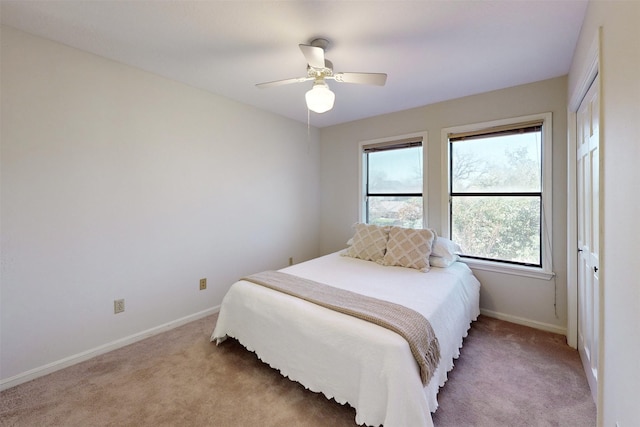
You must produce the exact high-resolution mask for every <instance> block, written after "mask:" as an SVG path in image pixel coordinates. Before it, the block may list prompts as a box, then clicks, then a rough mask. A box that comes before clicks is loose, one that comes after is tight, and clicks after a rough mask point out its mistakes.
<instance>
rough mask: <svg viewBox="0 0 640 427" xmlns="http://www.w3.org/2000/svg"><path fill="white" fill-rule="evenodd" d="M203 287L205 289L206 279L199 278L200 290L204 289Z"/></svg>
mask: <svg viewBox="0 0 640 427" xmlns="http://www.w3.org/2000/svg"><path fill="white" fill-rule="evenodd" d="M205 289H207V279H206V278H204V279H200V290H201V291H204V290H205Z"/></svg>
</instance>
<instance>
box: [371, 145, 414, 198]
mask: <svg viewBox="0 0 640 427" xmlns="http://www.w3.org/2000/svg"><path fill="white" fill-rule="evenodd" d="M368 157H369V158H368V165H369V194H385V193H420V194H422V147H410V148H400V149H395V150H383V151H374V152H371V153H369V154H368Z"/></svg>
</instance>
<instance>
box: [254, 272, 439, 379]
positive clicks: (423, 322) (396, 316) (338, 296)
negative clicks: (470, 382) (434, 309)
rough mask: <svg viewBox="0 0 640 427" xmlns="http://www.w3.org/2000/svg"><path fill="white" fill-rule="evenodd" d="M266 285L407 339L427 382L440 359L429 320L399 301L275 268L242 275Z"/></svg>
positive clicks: (422, 375)
mask: <svg viewBox="0 0 640 427" xmlns="http://www.w3.org/2000/svg"><path fill="white" fill-rule="evenodd" d="M242 280H246V281H249V282H252V283H256V284H258V285H262V286H265V287H267V288H270V289H273V290H276V291H279V292H283V293H286V294H288V295H292V296H295V297H297V298H301V299H304V300H306V301H309V302H312V303H314V304H317V305H320V306H322V307H326V308H329V309H332V310H335V311H338V312H340V313H344V314H348V315H350V316H354V317H357V318H359V319H363V320H366V321H369V322H371V323H374V324H376V325H379V326H382V327H384V328H387V329H389V330H391V331H393V332H396V333H397V334H399V335H400V336H402V337H403V338H404V339H406V340H407V342H408V343H409V348H410V349H411V354H413V357H414V358H415V359H416V361H417V362H418V366H419V367H420V379H421V380H422V384H423V385H425V386H426V385H427V383H428V382H429V380H430V379H431V376H432V375H433V373H434V372H435V370H436V368H437V367H438V362H439V361H440V345H439V343H438V338H437V337H436V336H435V333H434V332H433V328H432V327H431V324H430V323H429V321H428V320H427V319H426V318H425V317H424V316H423V315H421V314H420V313H418V312H417V311H415V310H412V309H410V308H407V307H405V306H402V305H400V304H395V303H392V302H388V301H383V300H379V299H376V298H372V297H368V296H365V295H361V294H358V293H355V292H351V291H347V290H344V289H339V288H335V287H333V286H328V285H325V284H323V283H318V282H315V281H313V280H308V279H304V278H301V277H297V276H293V275H291V274H287V273H282V272H279V271H264V272H262V273H257V274H253V275H251V276H247V277H243V278H242Z"/></svg>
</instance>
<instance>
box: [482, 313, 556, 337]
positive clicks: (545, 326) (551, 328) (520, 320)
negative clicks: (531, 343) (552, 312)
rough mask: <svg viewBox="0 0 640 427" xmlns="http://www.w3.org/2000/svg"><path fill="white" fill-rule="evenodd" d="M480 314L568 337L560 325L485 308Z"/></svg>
mask: <svg viewBox="0 0 640 427" xmlns="http://www.w3.org/2000/svg"><path fill="white" fill-rule="evenodd" d="M480 313H481V314H484V315H485V316H487V317H493V318H496V319H500V320H505V321H507V322H511V323H516V324H518V325H524V326H529V327H531V328H535V329H541V330H543V331H547V332H553V333H555V334H560V335H564V336H567V328H565V327H562V326H558V325H552V324H551V323H543V322H538V321H537V320H531V319H525V318H524V317H518V316H512V315H510V314H504V313H499V312H497V311H492V310H487V309H485V308H481V309H480Z"/></svg>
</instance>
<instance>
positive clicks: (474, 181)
mask: <svg viewBox="0 0 640 427" xmlns="http://www.w3.org/2000/svg"><path fill="white" fill-rule="evenodd" d="M547 129H548V130H549V131H547ZM550 134H551V114H550V113H548V114H543V115H537V116H529V117H525V118H518V119H513V120H508V121H500V122H492V123H485V124H481V125H474V126H471V127H466V128H450V129H447V130H446V139H447V144H448V147H447V148H448V150H447V153H448V172H449V177H448V178H449V179H448V196H449V203H448V220H449V233H450V237H451V239H452V240H453V241H455V242H457V243H458V244H460V246H462V249H463V253H464V257H465V258H466V259H467V260H468V261H470V262H473V261H479V262H480V263H482V262H485V261H487V262H490V263H500V264H503V265H512V266H519V267H524V268H535V269H542V270H543V271H547V272H549V271H550V269H551V266H550V264H551V261H550V242H551V229H550V221H547V220H546V214H545V212H548V213H549V214H550V212H551V191H550V188H551V172H550V171H551V161H550V149H551V135H550Z"/></svg>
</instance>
